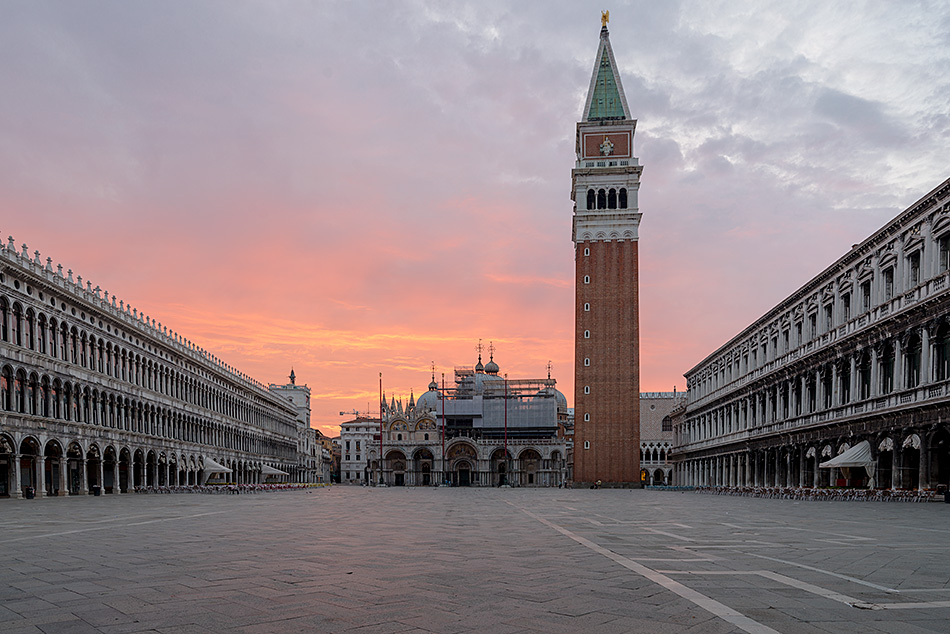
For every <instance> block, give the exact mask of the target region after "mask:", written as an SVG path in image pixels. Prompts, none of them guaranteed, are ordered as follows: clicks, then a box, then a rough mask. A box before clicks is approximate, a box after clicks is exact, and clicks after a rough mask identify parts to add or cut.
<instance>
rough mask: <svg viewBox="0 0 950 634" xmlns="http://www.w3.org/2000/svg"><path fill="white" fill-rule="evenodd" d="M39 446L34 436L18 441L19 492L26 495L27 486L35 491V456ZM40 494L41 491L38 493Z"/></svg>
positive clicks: (36, 477) (37, 454)
mask: <svg viewBox="0 0 950 634" xmlns="http://www.w3.org/2000/svg"><path fill="white" fill-rule="evenodd" d="M39 454H40V446H39V443H38V442H37V441H36V439H35V438H24V439H23V442H21V443H20V492H21V494H22V495H24V496H26V491H27V488H30V489H32V490H33V492H34V493H36V490H37V488H38V487H37V484H38V483H39V477H38V474H37V473H36V458H37V456H39ZM40 494H41V495H42V492H41V493H40Z"/></svg>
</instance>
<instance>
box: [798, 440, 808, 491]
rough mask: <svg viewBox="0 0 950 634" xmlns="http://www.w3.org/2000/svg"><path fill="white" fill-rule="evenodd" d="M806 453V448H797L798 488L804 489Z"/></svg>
mask: <svg viewBox="0 0 950 634" xmlns="http://www.w3.org/2000/svg"><path fill="white" fill-rule="evenodd" d="M807 451H808V448H807V447H799V448H798V488H799V489H801V488H804V486H805V464H806V463H805V453H806V452H807Z"/></svg>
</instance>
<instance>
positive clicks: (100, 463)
mask: <svg viewBox="0 0 950 634" xmlns="http://www.w3.org/2000/svg"><path fill="white" fill-rule="evenodd" d="M104 463H105V461H104V460H103V459H102V458H101V457H100V458H99V460H97V461H96V478H97V480H98V481H97V482H96V484H97V485H98V486H99V489H100V490H101V491H102V492H103V493H105V492H106V489H105V486H104V483H105V478H104V477H103V473H104V469H105V464H104Z"/></svg>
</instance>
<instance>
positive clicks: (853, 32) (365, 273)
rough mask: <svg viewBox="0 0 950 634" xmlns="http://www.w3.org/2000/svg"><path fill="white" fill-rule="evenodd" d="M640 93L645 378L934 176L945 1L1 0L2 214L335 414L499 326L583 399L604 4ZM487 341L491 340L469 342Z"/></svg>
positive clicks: (183, 330) (709, 347)
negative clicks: (578, 358)
mask: <svg viewBox="0 0 950 634" xmlns="http://www.w3.org/2000/svg"><path fill="white" fill-rule="evenodd" d="M601 9H609V10H610V17H611V20H610V24H609V29H610V34H611V43H612V46H613V50H614V54H615V57H616V60H617V63H618V65H619V66H620V73H621V79H622V82H623V86H624V91H625V93H626V97H627V103H628V105H629V107H630V109H631V110H632V111H633V114H634V116H635V117H636V118H637V120H638V123H637V135H636V154H637V155H638V156H639V158H640V162H641V164H642V165H643V174H642V177H641V186H640V195H639V204H640V212H641V213H642V214H643V217H642V221H641V225H640V244H639V249H640V276H641V277H640V329H641V333H640V338H641V372H640V376H641V385H640V387H641V390H642V391H671V390H672V389H673V388H674V386H675V387H676V388H677V389H679V390H683V389H684V387H685V380H684V379H683V373H684V372H686V371H687V370H689V369H690V368H692V367H693V366H694V365H695V364H697V363H698V362H699V361H701V360H702V359H703V358H704V357H705V356H706V355H707V354H709V353H710V352H712V351H713V350H715V349H716V348H718V347H719V346H720V345H722V344H723V343H725V342H726V341H727V340H729V339H730V338H732V337H733V336H734V335H736V334H737V333H738V332H740V331H741V330H742V329H743V328H744V327H745V326H747V325H748V324H750V323H751V322H752V321H754V320H755V319H756V318H758V317H759V316H761V315H762V314H763V313H765V312H766V311H767V310H768V309H769V308H771V307H772V306H774V305H775V304H777V303H778V302H780V301H781V300H782V299H783V298H785V297H786V296H788V295H789V294H790V293H792V292H793V291H794V290H795V289H797V288H798V287H800V286H801V285H803V284H804V283H805V282H807V281H808V280H809V279H811V278H812V277H814V276H815V275H817V274H818V273H819V272H821V271H822V270H823V269H824V268H825V267H827V266H828V265H829V264H831V263H832V262H833V261H834V260H836V259H837V258H839V257H840V256H842V255H844V254H845V253H846V252H847V251H848V250H849V249H850V247H851V245H852V244H854V243H857V242H860V241H862V240H863V239H864V238H866V237H867V236H869V235H870V234H871V233H873V232H874V231H875V230H876V229H878V228H879V227H881V226H882V225H883V224H884V223H885V222H887V221H888V220H889V219H891V218H892V217H894V216H896V215H897V214H898V213H899V212H900V211H902V210H903V209H905V208H906V207H907V206H909V205H910V204H912V203H913V202H915V201H916V200H917V199H919V198H920V197H921V196H923V195H924V194H926V193H927V192H928V191H930V190H931V189H932V188H934V187H936V186H937V185H938V184H939V183H941V182H942V181H943V180H945V179H946V178H947V177H948V176H950V174H948V171H950V170H948V160H947V159H948V154H947V149H948V147H950V112H948V105H950V72H948V68H950V4H948V3H945V2H900V3H896V2H894V3H887V2H827V1H821V2H807V1H800V2H799V1H797V2H793V3H790V2H762V1H756V2H745V1H739V0H730V1H728V2H710V1H703V2H699V1H696V2H686V1H680V2H677V1H670V2H611V3H607V4H604V6H603V7H600V6H594V5H592V4H591V3H587V2H568V1H562V0H558V1H555V0H544V1H518V2H496V1H485V0H478V1H476V2H443V1H431V2H429V1H423V0H416V1H405V2H360V1H355V2H354V1H339V2H337V1H334V0H327V1H317V2H303V1H298V2H281V3H273V2H235V1H231V0H228V1H220V2H190V1H189V2H185V1H170V2H136V3H130V2H118V1H116V2H95V1H84V2H65V1H63V2H43V1H38V2H28V3H27V2H19V3H13V2H6V3H2V4H0V59H3V63H2V64H0V89H2V90H0V93H2V95H3V96H2V98H0V233H2V235H3V236H4V237H6V236H8V235H10V236H14V238H15V240H16V243H17V245H20V244H22V243H26V244H28V247H29V250H30V252H31V253H32V251H33V250H39V251H40V252H41V254H42V257H43V259H44V260H45V258H46V257H47V256H49V257H52V258H53V261H54V263H61V264H62V265H63V266H64V268H66V269H72V270H73V272H74V274H76V275H82V276H83V278H84V279H85V280H89V281H91V282H92V284H93V286H97V285H98V286H100V287H101V288H103V289H105V290H108V291H109V292H110V294H115V295H117V296H118V297H119V298H120V299H122V300H123V301H125V302H126V303H128V304H130V305H132V306H133V307H135V308H136V309H137V310H138V311H140V312H144V313H145V314H147V315H149V316H150V317H153V318H155V319H156V320H157V321H159V322H161V323H162V324H163V325H165V326H167V327H169V328H172V329H174V330H175V331H176V332H178V333H180V334H182V335H183V336H185V337H187V338H188V339H190V340H191V341H193V342H195V343H196V344H197V345H199V346H201V347H203V348H205V349H207V350H208V351H209V352H211V353H212V354H214V355H216V356H217V357H219V358H221V359H222V360H224V361H225V362H227V363H229V364H231V365H232V366H234V367H236V368H238V369H239V370H241V371H242V372H244V373H246V374H248V375H250V376H252V377H254V378H256V379H257V380H259V381H262V382H264V383H280V384H282V383H286V382H287V381H288V379H287V375H288V374H289V373H290V370H291V368H293V370H294V372H295V374H296V376H297V382H298V384H307V385H308V386H309V387H310V388H311V390H312V401H311V409H312V425H313V426H315V427H318V428H320V429H321V430H322V431H324V432H325V433H327V434H329V435H336V434H337V433H338V427H337V426H338V425H339V423H340V422H342V421H344V420H348V419H349V418H351V417H352V416H350V415H344V416H341V414H340V412H352V411H360V412H367V411H368V412H370V413H372V412H375V411H378V390H379V373H380V372H381V373H382V374H383V389H384V390H385V391H386V393H387V395H389V396H392V395H395V396H397V397H402V398H403V399H406V398H408V396H409V394H410V391H413V393H414V394H415V396H418V395H419V394H420V393H421V392H423V391H424V390H425V389H426V384H427V383H428V382H429V380H430V377H431V367H432V366H433V365H434V367H435V372H436V374H437V377H438V378H439V379H440V380H441V375H442V373H445V374H446V380H447V382H451V380H452V377H453V369H454V367H456V366H469V367H471V366H472V365H473V364H474V363H475V361H476V357H477V353H476V345H477V344H478V342H479V341H480V340H481V341H482V342H483V343H484V345H485V346H487V345H488V343H489V342H493V344H494V348H495V353H494V357H495V361H496V362H497V363H498V364H499V365H500V366H501V371H502V373H507V374H508V375H509V376H510V377H511V378H540V377H544V376H546V374H547V367H548V363H549V362H550V364H551V368H552V369H551V372H552V377H553V378H555V379H557V381H558V387H559V389H560V390H561V391H562V392H564V393H565V394H566V395H567V397H568V400H569V402H570V403H573V390H574V386H573V319H574V312H573V301H574V298H573V293H574V288H573V280H574V273H573V245H572V243H571V219H572V202H571V200H570V191H571V168H572V167H573V165H574V158H575V157H574V134H575V125H576V122H577V121H578V120H579V119H580V116H581V109H582V106H583V102H584V98H585V96H586V90H587V88H588V85H589V83H590V77H591V72H592V70H593V65H594V57H595V54H596V51H597V44H598V38H599V33H600V27H601V22H600V10H601ZM485 360H486V361H487V353H486V359H485Z"/></svg>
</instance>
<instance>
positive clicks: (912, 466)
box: [898, 434, 920, 491]
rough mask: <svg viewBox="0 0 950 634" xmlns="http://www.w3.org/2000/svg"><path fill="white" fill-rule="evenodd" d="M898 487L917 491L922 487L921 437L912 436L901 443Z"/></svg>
mask: <svg viewBox="0 0 950 634" xmlns="http://www.w3.org/2000/svg"><path fill="white" fill-rule="evenodd" d="M899 474H900V475H899V477H898V486H899V487H900V488H902V489H908V490H911V491H913V490H915V489H917V488H918V487H919V486H920V436H918V435H917V434H911V435H910V436H908V437H907V438H905V439H904V442H902V443H901V454H900V468H899Z"/></svg>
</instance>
